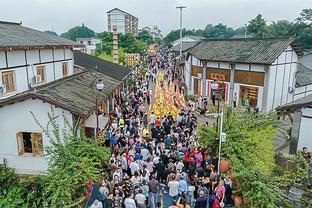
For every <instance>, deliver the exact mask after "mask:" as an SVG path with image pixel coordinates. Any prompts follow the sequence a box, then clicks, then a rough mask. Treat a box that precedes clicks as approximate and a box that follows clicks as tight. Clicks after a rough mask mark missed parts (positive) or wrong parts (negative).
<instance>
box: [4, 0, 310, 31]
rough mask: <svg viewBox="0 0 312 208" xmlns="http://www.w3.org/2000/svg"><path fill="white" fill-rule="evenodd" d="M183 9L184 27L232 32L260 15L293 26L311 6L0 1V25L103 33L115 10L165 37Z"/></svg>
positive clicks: (198, 0) (302, 1)
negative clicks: (216, 26)
mask: <svg viewBox="0 0 312 208" xmlns="http://www.w3.org/2000/svg"><path fill="white" fill-rule="evenodd" d="M179 5H185V6H186V7H187V8H186V9H185V10H184V13H183V27H185V28H188V29H192V28H195V29H198V28H204V27H205V26H206V25H207V24H209V23H211V24H218V23H223V24H226V25H228V26H231V27H234V28H237V27H239V26H242V25H244V24H246V23H247V22H248V20H250V19H252V18H254V17H255V16H256V15H257V14H259V13H261V14H262V15H263V17H264V18H265V19H266V20H267V21H268V22H271V21H276V20H280V19H287V20H291V21H292V20H294V19H295V18H296V17H298V15H299V13H300V11H301V10H302V9H305V8H311V7H312V0H0V20H3V21H13V22H20V21H23V25H24V26H27V27H32V28H34V29H38V30H52V29H53V30H54V31H55V32H57V33H58V34H60V33H62V32H65V31H67V30H68V29H69V28H71V27H73V26H76V25H81V23H82V22H83V23H84V24H85V25H86V26H88V27H89V28H91V29H93V30H94V31H95V32H101V31H106V30H107V14H106V12H107V11H108V10H110V9H113V8H115V7H117V8H119V9H122V10H124V11H126V12H128V13H130V14H132V15H134V16H136V17H138V18H139V28H142V27H144V26H153V25H158V27H159V28H160V29H161V30H162V31H163V34H167V33H168V32H170V31H171V30H173V29H178V28H179V11H178V10H177V9H176V6H179Z"/></svg>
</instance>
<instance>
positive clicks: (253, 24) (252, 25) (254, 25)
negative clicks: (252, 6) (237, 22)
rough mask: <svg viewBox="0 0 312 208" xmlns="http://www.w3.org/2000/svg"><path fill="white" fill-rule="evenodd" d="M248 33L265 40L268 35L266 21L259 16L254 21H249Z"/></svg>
mask: <svg viewBox="0 0 312 208" xmlns="http://www.w3.org/2000/svg"><path fill="white" fill-rule="evenodd" d="M247 29H248V32H250V33H254V34H255V36H256V37H260V38H263V37H264V36H265V34H266V20H265V19H263V18H262V15H261V14H258V15H257V16H256V17H255V18H254V19H252V20H250V21H249V24H248V26H247Z"/></svg>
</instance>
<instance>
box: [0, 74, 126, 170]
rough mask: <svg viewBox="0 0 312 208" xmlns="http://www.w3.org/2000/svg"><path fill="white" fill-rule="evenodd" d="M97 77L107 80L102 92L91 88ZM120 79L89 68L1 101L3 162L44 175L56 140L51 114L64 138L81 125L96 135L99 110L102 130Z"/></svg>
mask: <svg viewBox="0 0 312 208" xmlns="http://www.w3.org/2000/svg"><path fill="white" fill-rule="evenodd" d="M98 79H101V80H103V81H104V83H105V84H104V90H103V92H102V93H99V92H97V91H96V89H95V87H92V86H95V81H96V80H98ZM119 84H120V82H119V81H118V80H115V79H113V78H110V77H108V76H106V75H104V74H101V73H99V72H96V71H95V70H88V71H86V72H82V73H79V74H76V75H71V76H67V77H64V78H62V79H59V80H55V81H52V82H49V83H47V84H44V85H41V86H37V87H35V88H33V90H29V91H25V92H22V93H19V94H17V95H14V96H11V97H8V98H5V99H2V100H0V118H1V125H0V135H1V141H2V145H0V163H5V164H6V165H7V166H9V167H11V168H14V169H15V170H16V173H18V174H44V173H45V172H46V171H47V168H48V155H46V153H47V152H46V148H47V147H48V146H50V145H51V143H52V140H54V141H56V139H57V137H56V136H55V135H54V133H53V131H54V130H55V129H54V126H53V125H52V120H51V118H53V119H54V122H55V124H56V125H57V126H58V127H59V129H62V130H61V131H62V132H60V137H59V139H60V140H62V139H64V138H63V132H64V130H65V132H66V133H68V134H73V133H74V132H76V133H77V134H79V129H75V128H76V127H77V126H82V127H83V128H84V132H85V134H86V136H87V137H94V136H95V135H96V128H97V122H96V120H97V116H96V114H97V115H98V118H99V125H98V127H99V131H100V132H101V131H102V130H103V129H104V128H105V126H106V124H107V123H108V122H109V112H107V111H106V109H107V108H105V104H106V103H109V102H111V101H112V99H113V93H114V92H115V90H116V88H117V87H118V85H119ZM90 86H91V87H90ZM96 101H98V103H96ZM97 107H98V108H97ZM107 110H109V109H107ZM95 112H96V113H95Z"/></svg>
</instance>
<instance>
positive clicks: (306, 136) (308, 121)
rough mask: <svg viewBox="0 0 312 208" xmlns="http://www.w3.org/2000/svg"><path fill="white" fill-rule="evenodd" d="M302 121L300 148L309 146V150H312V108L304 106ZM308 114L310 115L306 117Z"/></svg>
mask: <svg viewBox="0 0 312 208" xmlns="http://www.w3.org/2000/svg"><path fill="white" fill-rule="evenodd" d="M301 112H302V115H301V123H300V130H299V140H298V147H297V149H298V150H301V149H302V147H307V148H308V150H310V151H311V150H312V137H311V127H312V108H302V109H301ZM304 116H308V117H304Z"/></svg>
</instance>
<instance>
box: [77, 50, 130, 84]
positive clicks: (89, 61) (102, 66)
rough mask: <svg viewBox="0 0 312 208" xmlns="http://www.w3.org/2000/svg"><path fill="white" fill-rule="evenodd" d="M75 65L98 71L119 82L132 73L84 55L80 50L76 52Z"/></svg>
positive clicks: (127, 69) (122, 67)
mask: <svg viewBox="0 0 312 208" xmlns="http://www.w3.org/2000/svg"><path fill="white" fill-rule="evenodd" d="M74 65H76V66H79V67H82V68H84V69H87V70H88V69H96V70H97V71H98V72H100V73H102V74H105V75H107V76H109V77H112V78H114V79H116V80H119V81H122V80H123V79H125V78H126V77H127V76H128V75H129V74H130V73H131V71H132V70H131V69H129V68H127V67H124V66H121V65H119V64H115V63H112V62H109V61H105V60H103V59H100V58H98V57H96V56H92V55H89V54H86V53H82V52H81V51H78V50H74Z"/></svg>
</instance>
